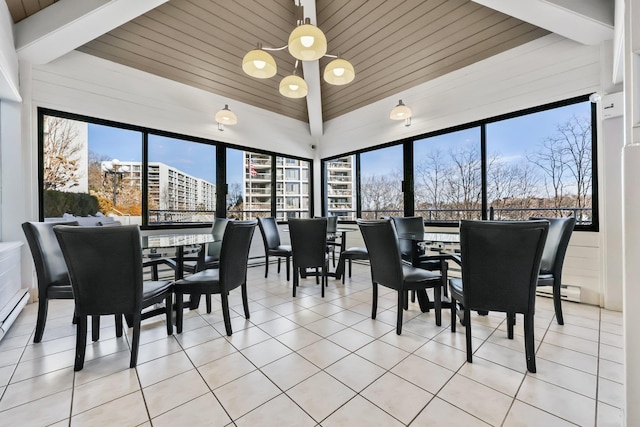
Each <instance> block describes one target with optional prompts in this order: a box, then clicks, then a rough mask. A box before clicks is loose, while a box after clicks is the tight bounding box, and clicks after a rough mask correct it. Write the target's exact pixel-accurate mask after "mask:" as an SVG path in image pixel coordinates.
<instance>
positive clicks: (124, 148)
mask: <svg viewBox="0 0 640 427" xmlns="http://www.w3.org/2000/svg"><path fill="white" fill-rule="evenodd" d="M42 159H43V164H42V190H43V193H42V194H43V197H42V210H43V216H44V218H52V217H53V218H57V217H61V216H63V215H64V214H72V215H75V216H87V215H96V214H102V215H105V216H114V217H116V218H117V219H119V220H121V222H123V223H134V224H141V223H142V219H141V215H142V186H141V184H142V176H141V167H142V134H141V133H140V132H135V131H131V130H126V129H120V128H116V127H110V126H102V125H98V124H92V123H86V122H83V121H78V120H72V119H68V118H63V117H57V116H52V115H43V116H42Z"/></svg>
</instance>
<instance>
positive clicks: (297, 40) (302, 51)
mask: <svg viewBox="0 0 640 427" xmlns="http://www.w3.org/2000/svg"><path fill="white" fill-rule="evenodd" d="M287 48H288V49H289V53H290V54H291V56H293V57H294V58H296V62H295V65H294V67H293V73H292V74H290V75H288V76H286V77H285V78H283V79H282V80H281V81H280V93H281V94H282V95H284V96H286V97H288V98H303V97H305V96H306V95H307V92H308V91H309V90H308V86H307V83H306V82H305V81H304V79H303V78H302V77H300V76H298V75H296V72H297V70H298V64H299V62H300V61H316V60H318V59H320V58H322V57H328V58H334V59H333V61H331V62H329V64H327V66H326V67H325V69H324V80H325V81H326V82H327V83H329V84H332V85H338V86H339V85H346V84H347V83H351V81H353V79H354V78H355V75H356V74H355V71H354V69H353V65H351V63H349V61H346V60H345V59H342V58H340V57H339V56H340V55H329V54H327V38H326V37H325V35H324V33H323V32H322V30H320V28H318V27H316V26H315V25H311V21H310V19H309V18H306V19H305V18H304V8H303V6H302V5H301V4H299V3H298V5H297V6H296V28H295V29H294V30H293V31H292V32H291V34H290V35H289V42H288V44H287V45H285V46H283V47H276V48H273V47H264V46H262V43H258V46H257V48H256V49H254V50H251V51H249V52H247V54H246V55H245V56H244V58H243V59H242V70H243V71H244V72H245V73H247V74H248V75H250V76H251V77H255V78H258V79H268V78H270V77H273V76H275V75H276V72H277V71H278V67H277V66H276V61H275V60H274V59H273V56H271V54H270V53H269V52H268V51H278V50H284V49H287Z"/></svg>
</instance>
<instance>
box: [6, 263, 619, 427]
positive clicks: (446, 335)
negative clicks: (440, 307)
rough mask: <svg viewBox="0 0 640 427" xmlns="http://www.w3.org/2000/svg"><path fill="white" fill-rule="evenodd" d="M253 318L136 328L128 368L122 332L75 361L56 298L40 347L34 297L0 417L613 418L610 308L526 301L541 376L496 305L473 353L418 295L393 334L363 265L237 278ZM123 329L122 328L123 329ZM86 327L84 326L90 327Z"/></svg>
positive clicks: (496, 422) (334, 422)
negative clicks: (135, 353) (530, 305)
mask: <svg viewBox="0 0 640 427" xmlns="http://www.w3.org/2000/svg"><path fill="white" fill-rule="evenodd" d="M248 276H249V277H248V283H249V296H250V300H251V301H250V310H251V319H250V320H245V319H244V318H243V317H242V316H241V313H242V305H241V299H240V295H239V291H234V292H233V293H232V296H231V305H232V311H233V313H232V324H233V330H234V333H233V336H231V337H226V336H225V334H224V325H223V322H222V313H221V311H220V302H219V300H218V299H216V298H214V304H213V306H214V311H213V312H212V313H211V314H206V312H204V304H202V305H201V306H202V308H201V309H200V310H196V311H190V312H185V321H184V332H183V333H182V334H180V335H177V334H174V335H173V336H167V335H166V330H165V326H164V325H163V318H162V316H159V317H156V318H154V319H148V320H147V321H145V322H144V324H143V330H142V334H141V346H140V356H139V360H138V366H137V368H135V369H128V365H129V355H130V353H129V342H130V335H129V336H125V337H122V338H119V339H117V338H115V333H114V328H113V321H112V319H111V318H103V321H102V329H101V332H100V335H101V339H100V341H98V342H95V343H90V344H88V347H87V355H86V362H85V367H84V369H83V370H82V371H80V372H75V373H74V371H73V358H74V346H75V338H74V337H75V327H74V326H73V325H72V324H71V316H72V312H73V305H72V301H60V300H57V301H52V302H51V304H50V308H49V317H48V321H47V327H46V330H45V334H44V340H43V342H42V343H40V344H33V343H32V340H33V332H34V326H35V317H36V311H37V306H36V305H35V304H31V305H29V306H27V307H26V308H25V310H23V312H22V313H21V314H20V316H19V318H18V319H17V321H16V323H15V324H14V325H13V327H12V328H11V329H10V331H9V332H8V334H7V335H6V336H5V338H4V339H3V340H2V341H0V396H1V398H0V425H2V426H47V425H52V426H67V425H72V426H85V425H87V426H106V425H114V426H138V425H140V426H151V425H153V426H169V425H174V426H175V425H186V426H189V427H195V426H199V425H206V426H228V425H235V426H278V427H282V426H320V425H321V426H327V427H329V426H350V427H352V426H367V427H369V426H403V425H411V426H435V425H443V426H487V425H492V426H570V425H580V426H620V425H621V424H622V411H621V406H622V404H623V385H622V383H623V365H622V360H623V349H622V316H621V313H617V312H611V311H607V310H601V309H599V308H598V307H593V306H588V305H584V304H575V303H566V302H565V303H564V304H563V307H564V313H565V325H564V326H559V325H557V324H556V321H555V318H554V314H553V306H552V301H551V300H550V299H546V298H541V297H539V298H538V300H537V303H536V304H537V307H536V318H535V322H536V329H535V334H536V342H537V367H538V373H536V374H531V373H528V372H527V371H526V364H525V357H524V342H523V339H522V330H521V328H522V323H523V322H522V319H521V318H519V319H518V323H517V325H516V334H517V335H516V338H515V339H514V340H508V339H507V338H506V326H505V322H504V316H503V315H501V314H499V313H491V314H490V315H489V316H484V317H481V316H478V315H475V314H474V315H473V317H472V321H473V325H474V328H473V346H474V359H473V363H472V364H469V363H467V362H466V358H465V352H464V348H465V339H464V338H465V336H464V328H463V327H458V332H456V333H454V334H452V333H451V331H450V328H449V324H450V316H449V312H448V310H447V311H446V312H445V313H444V314H443V325H442V327H438V326H436V325H435V320H434V315H433V312H431V313H420V311H419V310H418V307H417V304H410V306H409V310H408V311H405V313H404V319H405V324H404V328H403V333H402V335H401V336H397V335H396V333H395V316H396V315H395V305H396V295H395V293H394V292H392V291H389V290H387V289H385V288H380V291H381V295H380V300H379V303H378V316H377V319H376V320H372V319H371V318H370V315H371V285H370V275H369V267H368V266H366V265H354V275H353V277H352V278H351V279H349V278H347V283H346V285H342V284H340V282H339V281H337V280H333V279H331V280H329V287H328V288H327V293H326V297H325V298H324V299H322V298H321V297H320V290H319V289H318V286H317V285H315V281H314V280H312V279H306V280H302V281H301V287H300V288H299V291H298V296H297V297H296V298H292V297H291V284H290V283H287V282H286V280H284V276H285V275H284V274H283V273H281V274H279V275H278V274H276V273H275V272H273V271H272V272H271V273H270V276H269V278H268V279H264V269H263V268H262V267H254V268H250V269H249V274H248ZM130 333H131V331H129V334H130ZM89 336H90V335H89Z"/></svg>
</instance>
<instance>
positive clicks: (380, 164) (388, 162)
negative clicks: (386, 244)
mask: <svg viewBox="0 0 640 427" xmlns="http://www.w3.org/2000/svg"><path fill="white" fill-rule="evenodd" d="M402 165H403V161H402V145H395V146H393V147H388V148H382V149H380V150H374V151H367V152H365V153H362V154H361V155H360V203H361V208H362V218H365V219H373V218H380V217H381V216H404V200H403V194H402V179H403V173H402V169H403V167H402Z"/></svg>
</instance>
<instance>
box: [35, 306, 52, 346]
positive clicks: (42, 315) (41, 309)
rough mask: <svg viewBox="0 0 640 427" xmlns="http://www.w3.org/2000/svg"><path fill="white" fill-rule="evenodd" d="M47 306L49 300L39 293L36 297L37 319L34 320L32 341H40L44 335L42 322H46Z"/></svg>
mask: <svg viewBox="0 0 640 427" xmlns="http://www.w3.org/2000/svg"><path fill="white" fill-rule="evenodd" d="M48 308H49V300H48V299H47V297H46V296H45V295H41V296H40V297H39V299H38V320H36V335H35V336H34V337H33V342H40V341H42V336H43V335H44V324H45V323H46V322H47V310H48Z"/></svg>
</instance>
